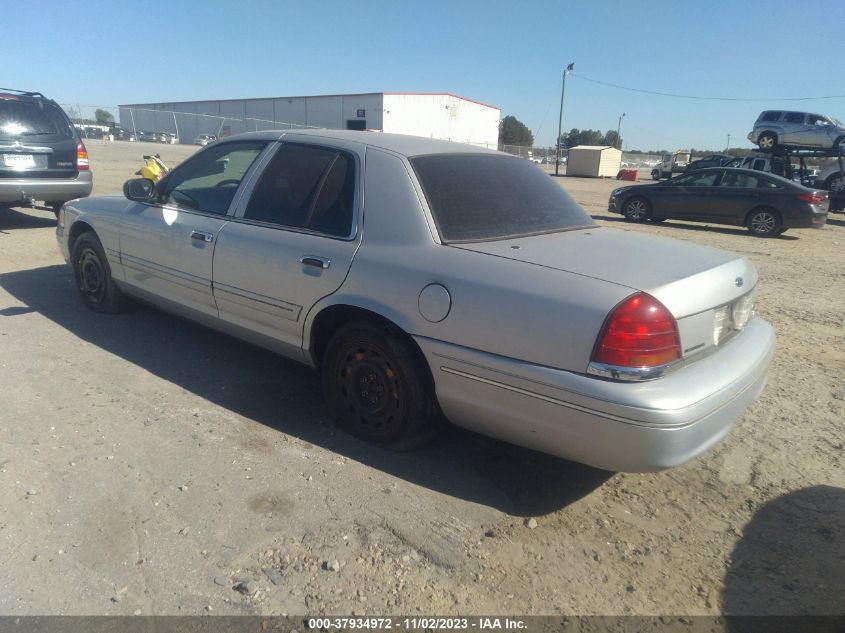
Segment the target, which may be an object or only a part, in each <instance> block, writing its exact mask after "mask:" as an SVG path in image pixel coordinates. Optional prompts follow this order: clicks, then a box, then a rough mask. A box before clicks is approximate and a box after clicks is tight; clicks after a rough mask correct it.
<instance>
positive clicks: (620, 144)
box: [616, 112, 625, 149]
mask: <svg viewBox="0 0 845 633" xmlns="http://www.w3.org/2000/svg"><path fill="white" fill-rule="evenodd" d="M624 118H625V113H624V112H623V113H622V116H621V117H619V122H618V123H617V124H616V142H617V143H619V149H622V137H621V136H619V133H620V132H621V131H622V119H624Z"/></svg>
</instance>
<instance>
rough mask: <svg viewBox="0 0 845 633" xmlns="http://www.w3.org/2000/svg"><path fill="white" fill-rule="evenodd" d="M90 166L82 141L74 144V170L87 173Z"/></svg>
mask: <svg viewBox="0 0 845 633" xmlns="http://www.w3.org/2000/svg"><path fill="white" fill-rule="evenodd" d="M89 168H90V165H89V163H88V150H87V149H85V145H84V144H83V142H82V141H77V143H76V169H77V170H79V171H88V169H89Z"/></svg>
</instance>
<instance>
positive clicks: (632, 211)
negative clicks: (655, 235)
mask: <svg viewBox="0 0 845 633" xmlns="http://www.w3.org/2000/svg"><path fill="white" fill-rule="evenodd" d="M623 215H624V216H625V219H627V220H628V221H630V222H645V221H646V220H647V219H648V217H649V216H650V215H651V205H650V204H649V203H648V200H646V199H645V198H641V197H636V198H631V199H630V200H628V202H626V203H625V208H624V210H623Z"/></svg>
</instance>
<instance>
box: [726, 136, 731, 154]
mask: <svg viewBox="0 0 845 633" xmlns="http://www.w3.org/2000/svg"><path fill="white" fill-rule="evenodd" d="M730 148H731V135H730V134H728V144H727V145H725V151H726V152H727V151H728V150H729V149H730Z"/></svg>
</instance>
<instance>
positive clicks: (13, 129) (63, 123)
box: [0, 99, 73, 142]
mask: <svg viewBox="0 0 845 633" xmlns="http://www.w3.org/2000/svg"><path fill="white" fill-rule="evenodd" d="M26 137H32V138H33V139H34V140H38V141H42V142H50V141H61V140H65V139H69V138H72V137H73V132H72V131H71V128H70V124H69V123H68V120H67V118H66V117H65V114H64V112H62V110H61V108H59V107H58V106H57V105H54V104H52V103H46V102H43V101H19V100H17V99H0V140H2V141H10V140H14V139H20V138H26Z"/></svg>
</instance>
